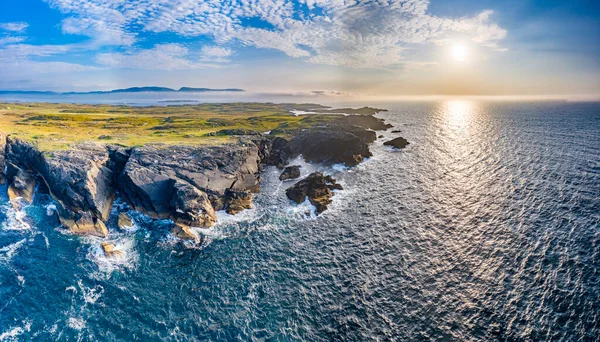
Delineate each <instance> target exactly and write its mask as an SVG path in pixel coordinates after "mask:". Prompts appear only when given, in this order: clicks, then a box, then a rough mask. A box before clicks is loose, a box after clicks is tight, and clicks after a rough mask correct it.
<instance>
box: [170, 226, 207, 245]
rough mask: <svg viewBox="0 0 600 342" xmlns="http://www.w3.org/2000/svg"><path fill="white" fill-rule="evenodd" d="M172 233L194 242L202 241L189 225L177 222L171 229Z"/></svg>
mask: <svg viewBox="0 0 600 342" xmlns="http://www.w3.org/2000/svg"><path fill="white" fill-rule="evenodd" d="M171 234H173V235H175V236H176V237H177V238H179V239H181V240H187V241H194V243H199V242H200V236H198V233H196V232H195V231H193V230H192V228H190V227H189V226H186V225H180V224H176V225H175V226H174V227H173V228H172V229H171Z"/></svg>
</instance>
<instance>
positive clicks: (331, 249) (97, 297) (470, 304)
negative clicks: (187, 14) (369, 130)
mask: <svg viewBox="0 0 600 342" xmlns="http://www.w3.org/2000/svg"><path fill="white" fill-rule="evenodd" d="M384 106H385V107H387V108H389V109H390V112H388V113H385V114H383V115H382V117H384V118H385V119H386V120H387V121H388V122H390V123H392V124H394V125H395V126H396V127H397V128H398V129H400V130H402V133H401V134H400V135H402V136H403V137H405V138H407V139H408V140H409V141H410V142H411V145H410V146H409V147H408V148H407V149H406V150H403V151H391V150H389V149H388V148H386V147H384V146H382V142H383V141H384V140H385V139H380V140H378V142H376V143H375V144H374V146H373V148H372V150H373V151H374V154H375V155H374V157H373V158H371V159H370V160H368V161H367V162H365V163H363V164H361V165H360V166H358V167H356V168H354V169H351V170H342V169H340V168H323V167H321V166H309V165H304V168H303V172H304V173H305V174H307V173H309V172H310V171H311V169H321V170H325V171H327V172H331V173H333V174H334V176H335V177H336V178H338V179H339V180H340V181H341V183H342V184H343V185H344V186H345V188H346V190H344V191H341V192H339V193H338V194H336V196H335V197H334V204H333V206H332V208H331V210H330V211H328V212H326V213H325V214H324V215H322V216H321V217H319V218H314V217H308V218H307V217H306V216H305V212H306V211H307V210H309V209H310V208H309V207H308V206H301V207H296V206H293V205H291V204H290V203H289V202H288V201H287V200H286V198H285V195H284V190H285V188H286V187H287V186H288V184H290V183H283V184H282V183H281V182H280V181H279V180H278V179H277V177H278V172H277V171H276V170H275V169H272V168H269V169H267V170H266V172H265V177H264V180H263V190H262V193H261V194H260V195H259V196H258V197H257V199H256V204H255V209H253V210H250V211H246V212H244V213H243V214H241V215H240V216H236V217H228V216H227V215H221V217H220V218H221V223H220V224H219V225H218V226H217V227H216V228H214V230H212V231H205V232H204V233H205V234H208V235H209V236H210V238H209V241H208V243H206V244H205V245H204V246H202V248H189V246H185V245H182V244H180V243H177V242H176V241H174V240H173V239H171V238H169V234H168V222H151V221H149V220H147V219H146V218H144V217H143V216H141V215H140V216H138V217H136V218H135V220H136V227H135V228H134V229H132V230H131V231H128V232H125V233H119V232H117V231H116V229H115V227H114V226H111V227H110V229H111V234H112V236H111V238H112V239H113V240H116V241H117V245H118V248H121V249H123V250H125V251H126V252H127V259H126V260H125V261H123V262H121V263H112V262H111V261H109V260H107V259H106V258H104V256H103V255H102V253H101V251H100V249H99V247H98V245H99V242H100V239H96V238H79V237H75V236H70V235H68V234H65V233H64V231H63V230H61V229H59V228H56V227H55V226H54V225H53V224H50V222H51V220H50V219H49V218H48V217H47V216H46V206H47V205H49V204H50V203H51V202H50V200H49V198H48V197H47V196H46V195H41V194H39V195H36V197H35V203H34V205H31V206H29V207H27V208H26V209H25V212H24V213H15V212H14V211H13V209H11V207H10V205H8V204H7V203H6V196H5V187H4V188H1V189H0V190H1V191H0V193H2V194H1V195H0V196H1V197H0V203H2V206H1V208H0V222H1V227H0V340H11V339H16V340H26V339H27V340H29V339H33V340H68V341H74V340H96V339H98V340H139V341H151V340H161V339H162V340H173V341H177V340H179V341H184V340H240V341H247V340H255V341H266V340H282V341H287V340H290V341H294V340H307V341H327V340H344V341H361V340H381V341H387V340H391V341H394V340H396V341H419V340H437V341H442V340H443V341H452V340H457V341H494V340H509V341H514V340H516V341H519V340H523V341H526V340H535V341H538V340H545V341H555V340H558V341H561V340H562V341H576V340H580V341H598V340H599V336H600V273H599V272H600V270H599V268H600V226H599V223H600V105H599V104H593V103H558V102H555V103H541V102H540V103H477V102H468V101H449V102H439V103H404V104H389V103H388V104H385V105H384ZM395 135H396V134H392V133H390V132H388V133H385V136H386V139H387V138H389V137H393V136H395ZM23 214H26V218H25V219H24V221H25V222H26V223H29V224H30V225H31V227H29V228H27V227H25V226H23V225H22V224H21V223H20V222H19V220H18V219H17V215H19V217H21V216H24V215H23Z"/></svg>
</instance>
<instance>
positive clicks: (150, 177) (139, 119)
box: [0, 103, 391, 254]
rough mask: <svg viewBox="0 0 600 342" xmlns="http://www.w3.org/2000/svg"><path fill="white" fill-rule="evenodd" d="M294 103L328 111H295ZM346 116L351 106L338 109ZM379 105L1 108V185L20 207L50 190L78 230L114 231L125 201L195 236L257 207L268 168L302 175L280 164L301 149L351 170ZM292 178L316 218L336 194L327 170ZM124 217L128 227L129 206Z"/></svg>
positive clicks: (59, 211)
mask: <svg viewBox="0 0 600 342" xmlns="http://www.w3.org/2000/svg"><path fill="white" fill-rule="evenodd" d="M297 108H301V109H302V110H311V111H313V112H322V113H320V114H311V115H305V116H295V115H293V114H292V113H291V111H292V110H295V109H297ZM340 111H342V112H348V113H343V114H345V115H339V114H333V113H339V112H340ZM379 111H381V110H380V109H376V108H369V107H365V108H360V109H329V108H328V107H324V106H321V105H315V104H272V103H224V104H197V105H178V106H156V107H129V106H114V105H73V104H47V103H43V104H42V103H29V104H23V103H1V104H0V127H2V129H1V131H0V152H1V153H0V170H4V171H3V172H2V173H0V182H1V183H5V182H7V183H8V193H9V197H10V199H11V202H12V203H13V205H14V206H15V207H16V208H17V209H18V206H19V205H20V203H23V202H25V203H27V202H31V200H32V196H33V192H34V189H35V188H36V186H37V187H38V189H41V191H46V192H47V193H49V194H50V195H51V196H52V198H53V199H54V200H55V202H56V208H55V212H54V213H52V214H53V215H54V216H55V217H56V219H57V221H58V222H57V223H60V225H62V226H63V227H64V228H66V229H69V230H70V231H71V232H72V233H74V234H78V235H94V236H100V237H107V236H108V235H109V232H108V229H107V228H106V225H105V222H107V221H108V219H109V217H110V215H111V209H112V208H113V203H114V201H115V200H116V199H117V197H120V198H121V199H122V200H123V201H124V202H126V203H127V204H128V206H129V208H130V209H129V210H135V211H139V212H142V213H144V214H146V215H148V216H150V217H151V218H155V219H171V220H172V221H173V223H174V226H173V229H172V233H173V235H174V236H177V237H179V238H181V239H184V240H193V241H195V242H198V241H199V239H200V238H199V237H198V235H197V234H196V233H195V232H194V230H193V229H192V228H193V227H210V226H212V225H214V224H215V222H216V220H217V217H216V212H217V211H220V210H224V211H226V212H227V213H229V214H237V213H239V212H241V211H243V210H245V209H248V208H251V206H252V196H253V194H256V193H257V192H259V191H260V178H261V172H262V170H263V168H264V167H265V166H269V165H272V166H276V167H277V168H280V169H281V170H282V171H283V176H282V179H286V180H287V179H289V180H291V179H293V178H297V176H298V174H299V173H298V170H297V169H296V168H294V167H293V166H290V167H288V168H287V169H285V170H284V168H286V167H287V166H289V165H288V162H289V161H290V160H291V159H293V158H295V157H297V156H299V155H302V156H303V158H304V159H305V160H306V161H308V162H316V163H325V164H340V163H341V164H345V165H346V166H349V167H352V166H355V165H357V164H359V163H361V162H362V161H363V159H364V158H368V157H370V156H371V151H370V149H369V145H370V144H371V143H372V142H374V141H375V140H376V138H377V134H376V131H380V130H387V129H388V128H391V125H389V124H386V123H385V122H384V121H383V120H382V119H379V118H376V117H375V116H374V115H373V114H375V113H377V112H379ZM294 182H295V183H296V184H294ZM290 185H291V186H290V188H289V189H288V191H287V195H288V197H289V198H290V199H291V200H293V201H294V202H298V203H300V202H302V201H304V198H307V199H309V200H310V202H311V203H312V204H314V205H315V206H316V207H317V213H321V212H323V211H324V210H326V209H327V204H329V203H330V202H331V197H332V196H333V194H334V192H332V190H336V189H341V186H339V185H338V184H336V182H335V180H334V179H332V178H331V177H330V176H326V175H320V174H312V175H310V176H309V177H307V178H306V179H301V180H298V181H297V182H296V180H294V181H293V182H292V183H291V184H290ZM118 215H119V222H124V223H123V225H127V224H130V222H131V220H130V219H129V217H128V213H127V212H121V213H119V214H118ZM128 222H129V223H128ZM106 246H109V245H106ZM106 246H104V247H106ZM105 250H106V248H105ZM109 252H110V253H113V251H112V250H111V251H109ZM107 253H108V252H107ZM113 254H114V253H113Z"/></svg>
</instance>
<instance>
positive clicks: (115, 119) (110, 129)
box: [0, 103, 336, 151]
mask: <svg viewBox="0 0 600 342" xmlns="http://www.w3.org/2000/svg"><path fill="white" fill-rule="evenodd" d="M291 109H300V110H326V109H327V108H326V107H323V106H320V105H313V104H272V103H221V104H193V105H173V106H152V107H130V106H115V105H81V104H52V103H0V132H3V133H6V134H10V135H11V136H13V137H15V138H20V139H23V140H27V141H30V142H32V143H34V144H35V145H36V146H37V147H38V148H39V149H40V150H43V151H52V150H63V149H68V148H69V147H72V146H74V145H76V144H78V143H81V142H86V141H99V142H102V143H110V144H117V145H122V146H126V147H135V146H143V145H146V144H149V143H164V144H168V145H207V144H209V145H214V144H220V143H226V142H230V141H232V140H235V138H236V136H237V135H239V134H238V133H239V132H240V131H245V132H246V133H249V132H254V133H265V132H271V134H272V135H275V136H282V137H289V136H290V135H291V134H294V133H295V132H297V131H299V130H301V129H304V128H310V127H313V126H315V125H320V124H323V123H325V122H327V121H330V120H333V119H335V117H336V116H334V115H327V114H322V115H321V114H319V115H311V116H295V115H292V114H290V110H291Z"/></svg>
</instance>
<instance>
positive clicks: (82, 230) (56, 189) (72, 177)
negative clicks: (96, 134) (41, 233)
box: [5, 137, 116, 236]
mask: <svg viewBox="0 0 600 342" xmlns="http://www.w3.org/2000/svg"><path fill="white" fill-rule="evenodd" d="M5 151H6V163H7V173H6V175H7V177H8V180H9V184H10V187H12V186H14V185H16V184H19V180H22V179H24V177H23V175H24V174H29V175H32V174H36V175H39V178H41V180H43V182H44V184H45V185H46V186H47V188H48V190H49V192H50V194H51V196H52V197H53V198H54V199H55V200H56V202H57V203H58V207H57V211H58V214H59V218H60V221H61V223H62V224H63V225H64V226H65V227H67V228H69V229H70V230H72V231H73V232H75V233H79V234H92V235H98V236H106V235H107V234H108V231H107V230H106V227H105V226H104V224H103V221H106V220H107V219H108V216H109V215H110V210H111V207H112V204H113V201H114V200H115V198H116V193H115V184H114V179H115V178H116V177H115V173H116V170H115V166H114V163H113V162H112V161H111V159H110V156H109V151H108V149H107V148H106V147H105V146H102V145H98V144H92V143H87V144H81V145H78V146H76V147H74V148H73V149H71V150H67V151H55V152H51V153H46V154H44V153H41V152H40V151H38V150H37V149H36V148H35V146H33V145H31V144H29V143H27V142H24V141H21V140H18V139H11V138H10V137H9V138H8V140H7V145H6V150H5ZM31 179H33V178H31ZM25 183H29V184H30V182H27V181H25ZM10 187H9V190H10ZM25 199H26V200H27V201H30V200H31V199H30V198H25Z"/></svg>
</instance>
